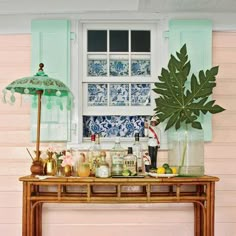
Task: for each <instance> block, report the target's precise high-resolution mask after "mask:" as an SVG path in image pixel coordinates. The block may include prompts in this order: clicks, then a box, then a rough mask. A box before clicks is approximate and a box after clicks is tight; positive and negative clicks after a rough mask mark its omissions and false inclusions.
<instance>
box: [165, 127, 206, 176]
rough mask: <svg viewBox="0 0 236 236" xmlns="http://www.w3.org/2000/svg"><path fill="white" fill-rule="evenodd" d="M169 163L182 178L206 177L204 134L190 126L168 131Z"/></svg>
mask: <svg viewBox="0 0 236 236" xmlns="http://www.w3.org/2000/svg"><path fill="white" fill-rule="evenodd" d="M168 163H169V165H170V166H172V167H176V168H177V170H178V174H179V175H180V176H202V175H204V133H203V130H202V129H195V128H192V127H191V126H190V125H186V126H183V127H181V128H180V129H179V130H175V128H171V129H169V130H168Z"/></svg>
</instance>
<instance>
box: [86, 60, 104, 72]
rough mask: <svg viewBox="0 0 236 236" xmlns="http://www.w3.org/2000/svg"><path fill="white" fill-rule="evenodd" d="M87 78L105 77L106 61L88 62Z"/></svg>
mask: <svg viewBox="0 0 236 236" xmlns="http://www.w3.org/2000/svg"><path fill="white" fill-rule="evenodd" d="M88 76H107V60H91V59H89V60H88Z"/></svg>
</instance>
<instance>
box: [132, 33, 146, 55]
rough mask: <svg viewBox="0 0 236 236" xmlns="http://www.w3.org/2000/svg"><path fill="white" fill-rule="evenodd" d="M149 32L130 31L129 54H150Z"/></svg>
mask: <svg viewBox="0 0 236 236" xmlns="http://www.w3.org/2000/svg"><path fill="white" fill-rule="evenodd" d="M150 45H151V44H150V31H144V30H138V31H137V30H135V31H131V52H150V51H151V50H150Z"/></svg>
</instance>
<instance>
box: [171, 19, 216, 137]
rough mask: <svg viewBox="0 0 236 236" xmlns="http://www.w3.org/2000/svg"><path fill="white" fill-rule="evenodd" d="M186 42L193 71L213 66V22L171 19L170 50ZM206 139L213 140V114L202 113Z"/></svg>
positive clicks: (177, 49) (173, 52)
mask: <svg viewBox="0 0 236 236" xmlns="http://www.w3.org/2000/svg"><path fill="white" fill-rule="evenodd" d="M184 44H186V45H187V51H188V55H189V59H190V61H191V73H194V74H195V75H196V76H198V72H199V70H207V69H210V68H211V67H212V23H211V21H209V20H171V21H170V22H169V51H170V53H171V54H175V52H176V51H179V50H180V48H181V47H182V46H183V45H184ZM201 123H202V126H203V130H204V136H205V137H204V139H205V141H211V140H212V121H211V114H207V115H204V116H203V115H202V116H201Z"/></svg>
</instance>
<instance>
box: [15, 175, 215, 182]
mask: <svg viewBox="0 0 236 236" xmlns="http://www.w3.org/2000/svg"><path fill="white" fill-rule="evenodd" d="M19 180H20V181H23V182H62V183H65V182H67V183H104V184H105V183H132V182H133V183H152V182H153V183H157V182H163V183H170V182H171V183H178V182H181V183H183V182H184V183H187V182H217V181H219V178H218V177H215V176H208V175H204V176H197V177H182V176H181V177H180V176H176V177H170V178H167V177H150V176H145V177H143V178H140V177H122V178H111V177H110V178H96V177H74V176H70V177H61V176H40V178H39V177H37V176H32V175H28V176H23V177H20V178H19Z"/></svg>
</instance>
